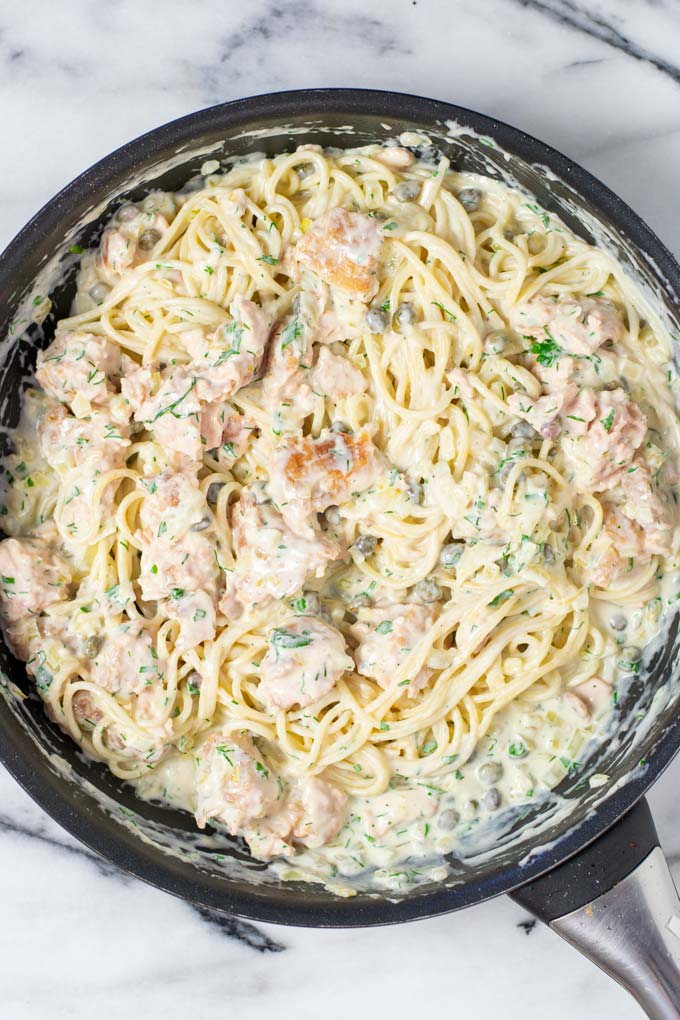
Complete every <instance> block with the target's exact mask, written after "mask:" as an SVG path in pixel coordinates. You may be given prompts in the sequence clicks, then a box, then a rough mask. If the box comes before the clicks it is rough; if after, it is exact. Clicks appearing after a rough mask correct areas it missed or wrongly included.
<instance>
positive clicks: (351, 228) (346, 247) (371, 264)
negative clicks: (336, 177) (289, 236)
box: [293, 209, 383, 301]
mask: <svg viewBox="0 0 680 1020" xmlns="http://www.w3.org/2000/svg"><path fill="white" fill-rule="evenodd" d="M382 241H383V239H382V234H381V233H380V225H379V222H378V221H377V220H376V219H374V218H373V217H371V216H367V215H365V214H364V213H352V212H347V210H346V209H333V210H331V212H329V213H325V214H324V215H323V216H321V217H319V219H317V220H315V222H314V223H313V224H312V226H311V227H310V229H309V230H308V231H307V233H306V234H305V236H304V237H303V238H302V240H300V241H298V243H297V245H296V246H295V249H294V251H293V258H294V260H295V262H297V264H298V265H299V266H301V267H303V268H305V269H311V271H312V272H313V273H315V274H316V276H318V277H319V278H320V279H321V280H323V282H324V283H327V284H329V285H330V286H331V287H337V289H338V290H341V291H344V292H345V293H347V294H348V295H350V296H351V297H354V298H358V300H359V301H370V300H371V298H373V297H374V296H375V294H376V292H377V290H378V264H379V259H380V251H381V247H382Z"/></svg>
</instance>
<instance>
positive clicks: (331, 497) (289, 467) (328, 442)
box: [269, 429, 380, 534]
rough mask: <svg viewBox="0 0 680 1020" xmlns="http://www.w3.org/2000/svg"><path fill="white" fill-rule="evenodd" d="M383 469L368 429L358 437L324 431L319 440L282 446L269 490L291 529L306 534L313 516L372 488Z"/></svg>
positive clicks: (299, 440)
mask: <svg viewBox="0 0 680 1020" xmlns="http://www.w3.org/2000/svg"><path fill="white" fill-rule="evenodd" d="M379 470H380V464H379V462H378V457H377V452H376V449H375V447H374V445H373V443H372V442H371V434H370V431H369V430H368V429H362V430H361V432H357V433H356V434H355V435H346V434H344V433H342V432H330V431H329V430H327V429H326V430H324V431H323V432H322V433H321V435H320V436H319V437H318V438H317V439H313V438H311V437H309V436H300V437H297V438H295V439H290V440H288V441H287V442H286V443H285V444H284V445H283V447H282V449H281V450H280V452H279V453H277V454H276V456H275V458H274V461H273V463H272V466H271V473H270V479H269V491H270V493H271V495H272V498H273V499H274V502H275V503H276V504H277V506H279V507H280V508H281V513H282V514H283V516H284V518H285V520H286V521H287V522H288V523H289V525H290V526H291V527H292V528H293V530H294V531H297V532H298V533H299V534H305V533H306V532H307V531H308V529H309V528H310V526H311V525H310V518H311V515H312V514H315V513H319V512H321V511H322V510H325V509H326V508H327V507H329V506H332V505H338V504H341V503H344V502H346V501H347V500H348V499H349V498H350V496H351V495H352V494H353V493H357V492H362V491H364V490H365V489H368V488H369V487H370V486H371V485H372V484H373V482H374V481H375V479H376V478H377V476H378V472H379Z"/></svg>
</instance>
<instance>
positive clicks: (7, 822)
mask: <svg viewBox="0 0 680 1020" xmlns="http://www.w3.org/2000/svg"><path fill="white" fill-rule="evenodd" d="M2 835H7V836H19V837H20V838H21V839H29V840H33V841H35V842H38V843H43V844H45V845H46V846H49V847H52V848H54V849H58V850H62V851H63V852H64V853H66V854H70V855H72V856H74V857H78V858H80V859H81V860H87V861H89V862H90V863H91V864H93V865H94V866H95V868H96V869H97V871H98V872H99V874H101V875H104V876H106V877H107V878H120V879H122V880H127V876H126V875H125V873H124V872H122V871H120V870H119V869H118V868H116V867H115V865H113V864H110V863H109V862H108V861H107V860H105V859H104V858H103V857H100V856H99V854H95V853H94V852H93V851H92V850H88V849H87V847H85V846H82V845H81V844H79V843H70V842H67V841H66V840H61V839H58V838H57V837H56V836H52V835H50V834H49V833H48V832H47V831H46V830H45V829H43V828H41V827H39V826H38V827H34V828H29V826H27V825H23V824H22V823H20V822H17V821H16V820H15V819H13V818H11V817H10V816H9V815H6V814H0V836H2Z"/></svg>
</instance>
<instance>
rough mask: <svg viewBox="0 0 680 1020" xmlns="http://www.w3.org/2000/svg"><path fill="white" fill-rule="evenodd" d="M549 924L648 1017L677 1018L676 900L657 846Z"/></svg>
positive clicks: (679, 907) (679, 915) (679, 942)
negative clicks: (610, 885) (604, 889)
mask: <svg viewBox="0 0 680 1020" xmlns="http://www.w3.org/2000/svg"><path fill="white" fill-rule="evenodd" d="M550 927H551V928H552V929H553V931H555V932H557V934H558V935H561V936H562V938H563V939H566V941H567V942H569V943H570V944H571V945H572V946H574V948H576V949H578V950H579V951H580V952H581V953H583V954H584V955H585V956H587V957H588V958H589V959H591V960H592V961H593V963H596V964H597V966H598V967H601V968H602V970H604V971H606V973H607V974H609V975H611V977H613V978H614V979H615V980H616V981H618V982H619V984H621V985H623V987H624V988H626V989H627V990H628V991H629V992H630V993H631V995H633V996H634V997H635V998H636V999H637V1001H638V1002H639V1003H640V1005H641V1006H642V1008H643V1009H644V1010H645V1012H646V1014H647V1016H648V1017H650V1018H651V1020H679V1018H680V899H678V894H677V891H676V888H675V885H674V883H673V879H672V877H671V874H670V871H669V869H668V864H667V863H666V858H665V857H664V854H663V851H662V850H661V847H658V846H657V847H655V849H653V850H652V851H651V852H650V853H649V854H648V856H647V857H646V858H645V859H644V860H643V861H642V863H641V864H638V866H637V867H636V868H635V869H634V870H633V871H631V872H630V874H629V875H627V876H626V877H625V878H623V879H621V881H619V882H617V883H616V885H614V886H613V888H611V889H610V890H609V891H608V892H605V893H603V894H602V895H601V896H598V897H597V898H596V899H594V900H592V901H591V902H590V903H587V904H585V905H584V906H582V907H579V908H578V909H577V910H573V911H572V912H571V913H569V914H565V915H564V916H563V917H559V918H556V919H555V920H553V921H551V922H550Z"/></svg>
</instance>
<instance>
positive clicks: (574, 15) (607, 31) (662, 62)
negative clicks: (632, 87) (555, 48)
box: [512, 0, 680, 85]
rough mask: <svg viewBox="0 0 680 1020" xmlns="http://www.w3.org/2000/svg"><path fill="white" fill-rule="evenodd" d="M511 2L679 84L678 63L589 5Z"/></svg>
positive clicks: (556, 0)
mask: <svg viewBox="0 0 680 1020" xmlns="http://www.w3.org/2000/svg"><path fill="white" fill-rule="evenodd" d="M512 2H513V3H518V4H519V5H520V7H527V8H529V9H531V10H534V11H539V12H540V13H541V14H545V15H546V17H548V18H551V19H552V20H553V21H557V22H558V23H559V24H560V25H566V26H568V27H569V28H573V29H575V30H576V31H578V32H583V33H584V34H585V35H588V36H590V37H591V38H592V39H597V40H598V41H599V42H603V43H606V44H607V45H608V46H612V47H613V48H614V49H616V50H619V51H620V52H621V53H625V54H626V56H629V57H633V59H634V60H640V61H642V63H645V64H650V65H651V66H652V67H655V68H656V69H657V71H661V72H662V74H665V75H667V76H668V77H669V78H671V79H672V81H674V82H676V83H677V84H678V85H680V65H679V64H672V63H671V62H670V61H668V60H666V59H665V58H664V57H661V56H659V55H658V54H656V53H653V52H652V51H651V50H648V49H646V48H645V47H644V46H641V45H640V44H639V43H636V42H635V40H634V39H632V38H631V37H630V36H628V35H626V34H625V33H624V32H621V31H620V30H619V29H618V28H616V26H615V25H614V24H613V23H612V22H611V21H610V20H608V19H607V18H606V17H604V16H602V15H600V14H598V13H597V12H595V11H593V10H592V9H590V8H589V7H584V6H582V5H581V4H578V3H574V2H573V0H512Z"/></svg>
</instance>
